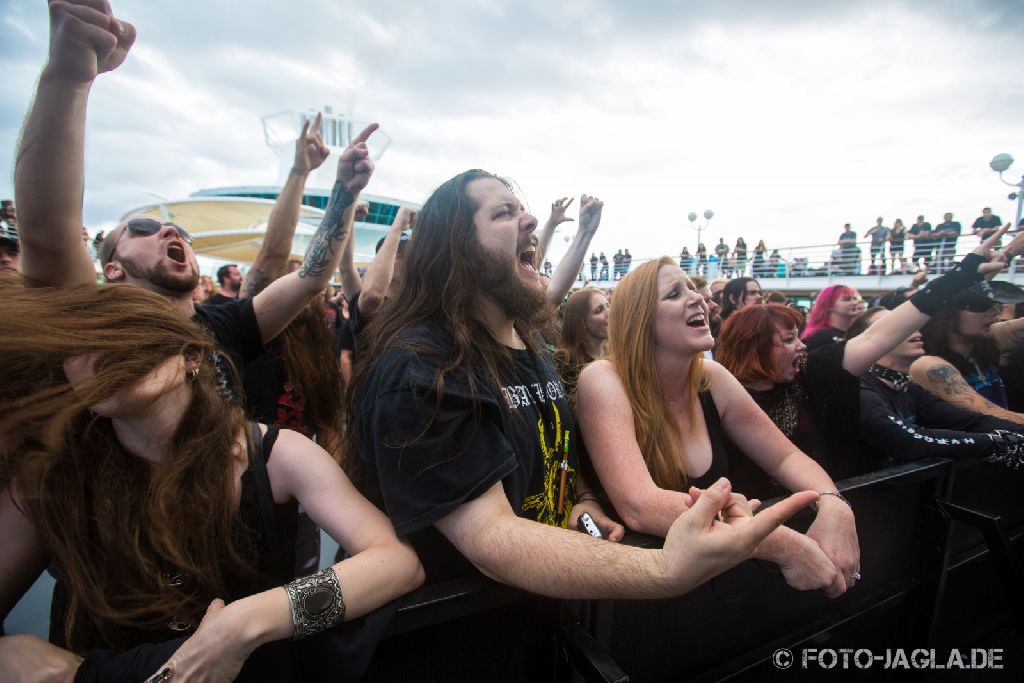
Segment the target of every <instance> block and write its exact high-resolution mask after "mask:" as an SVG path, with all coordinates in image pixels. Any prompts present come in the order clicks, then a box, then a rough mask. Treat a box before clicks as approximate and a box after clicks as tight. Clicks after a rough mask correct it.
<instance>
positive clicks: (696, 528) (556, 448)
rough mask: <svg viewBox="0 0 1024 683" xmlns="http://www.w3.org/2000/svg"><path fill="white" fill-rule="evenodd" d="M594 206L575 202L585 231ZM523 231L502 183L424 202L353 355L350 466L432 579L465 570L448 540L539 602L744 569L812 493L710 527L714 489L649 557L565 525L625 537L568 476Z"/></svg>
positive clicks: (569, 429) (487, 179)
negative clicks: (583, 524)
mask: <svg viewBox="0 0 1024 683" xmlns="http://www.w3.org/2000/svg"><path fill="white" fill-rule="evenodd" d="M601 209H602V203H601V201H600V200H598V199H597V198H594V197H587V196H583V197H582V198H581V201H580V223H581V229H582V226H583V225H584V224H587V223H596V222H597V221H599V220H600V217H601ZM536 228H537V219H536V218H534V217H533V216H531V215H530V214H528V213H526V212H525V211H524V209H523V205H522V203H521V202H520V200H519V199H518V198H517V197H516V195H515V193H514V192H513V191H512V188H511V185H510V184H509V183H508V182H507V181H504V180H503V179H501V178H498V177H496V176H494V175H492V174H490V173H487V172H485V171H480V170H472V171H467V172H465V173H462V174H460V175H458V176H456V177H454V178H452V179H450V180H448V181H447V182H445V183H444V184H443V185H441V186H440V187H439V188H438V189H437V190H435V191H434V193H433V194H432V195H431V197H430V198H429V199H428V200H427V202H426V203H425V204H424V205H423V209H422V210H421V212H420V217H419V222H418V227H417V230H416V233H415V234H414V235H413V238H412V240H411V241H410V243H409V250H408V254H407V256H406V259H407V261H406V275H405V278H404V279H403V280H402V283H401V288H400V291H399V292H397V293H396V295H395V296H394V297H391V298H389V299H386V300H385V301H384V303H383V304H382V307H381V309H380V310H379V311H378V313H377V315H376V316H375V317H374V319H373V320H372V321H371V322H370V324H369V325H368V326H367V328H366V329H365V333H364V335H365V337H364V338H365V339H366V344H367V347H366V353H364V354H362V355H361V357H360V358H359V359H357V361H356V369H355V374H354V377H353V383H352V391H351V392H350V399H349V400H350V408H351V410H350V423H349V429H348V434H349V437H350V438H351V441H352V446H353V448H352V449H351V450H350V451H349V452H350V453H354V454H358V456H359V460H358V461H355V462H353V461H349V462H348V465H349V466H350V470H356V471H357V472H356V476H357V477H358V478H359V479H361V480H362V485H363V486H364V489H365V490H366V491H367V492H368V493H369V494H370V495H371V497H374V496H376V497H378V499H379V500H380V501H381V502H382V503H383V505H384V506H385V509H386V511H387V512H388V514H389V516H390V517H391V519H392V520H393V522H394V524H395V526H396V529H397V531H398V533H399V534H407V535H410V540H412V542H413V545H414V546H415V547H417V550H418V551H419V552H420V557H421V559H422V560H423V562H424V564H425V567H426V569H427V577H428V581H437V580H440V579H442V578H447V577H449V576H452V575H453V574H455V573H456V572H459V573H461V571H464V570H466V569H468V567H466V566H465V564H464V563H463V564H462V565H461V566H459V563H460V560H459V556H458V555H456V554H454V553H453V552H452V549H451V547H450V546H452V545H453V546H454V547H455V548H456V549H457V550H458V551H459V552H460V553H461V554H462V556H463V557H465V558H467V559H468V560H469V562H471V563H472V564H473V565H474V566H476V567H477V568H478V569H479V570H481V571H482V572H484V573H485V574H487V575H488V576H490V577H491V578H494V579H496V580H498V581H501V582H504V583H508V584H512V585H514V586H518V587H520V588H524V589H526V590H529V591H532V592H535V593H540V594H543V595H549V596H556V597H566V598H589V597H600V598H613V597H623V598H625V597H633V598H641V597H646V598H653V597H661V596H670V595H677V594H680V593H683V592H685V591H687V590H689V589H691V588H693V587H695V586H697V585H699V584H700V583H702V582H703V581H705V580H707V579H708V578H710V577H711V576H714V575H715V574H717V573H719V572H720V571H723V570H725V569H726V568H728V567H730V566H732V565H734V564H736V563H737V562H739V561H741V560H742V559H745V558H747V557H749V556H750V553H751V552H752V550H753V548H754V546H755V545H756V544H757V543H758V542H759V541H760V539H762V538H764V536H766V535H767V534H768V533H769V532H770V531H771V530H772V529H774V528H775V527H776V526H777V525H778V524H779V523H780V522H781V521H782V520H783V519H784V518H785V517H787V516H788V515H789V514H791V513H792V512H793V511H795V510H796V509H799V508H800V507H802V506H803V505H806V504H807V502H808V501H809V500H813V499H814V498H815V494H814V493H812V492H804V493H800V494H796V495H794V496H793V497H791V498H790V499H787V501H785V502H784V503H781V504H778V505H776V506H773V507H772V508H770V509H769V510H767V511H765V512H762V513H760V514H758V515H757V516H755V517H752V518H751V517H750V516H749V515H747V516H744V517H743V519H741V520H738V523H737V524H736V525H720V524H714V525H713V520H714V517H715V515H716V514H717V513H718V511H719V510H721V509H722V508H723V507H724V506H726V505H727V504H728V500H729V495H728V494H729V491H730V485H729V482H728V481H727V480H725V479H722V480H720V481H718V482H716V483H715V484H714V485H713V486H711V487H710V488H708V489H707V490H706V491H705V492H704V493H703V494H702V495H701V496H700V498H699V500H698V501H697V503H696V505H695V506H694V508H692V509H691V510H690V511H688V512H686V513H684V514H683V515H681V516H680V518H679V520H677V522H676V523H675V524H674V525H673V526H672V528H671V529H670V530H669V533H668V536H667V538H666V542H665V546H664V548H663V549H661V550H648V549H639V548H633V547H626V546H620V545H618V544H616V543H609V542H607V541H605V540H600V539H596V538H593V537H591V536H589V535H587V534H583V533H576V532H571V531H567V530H566V527H569V526H575V525H576V521H577V518H578V517H579V516H580V515H581V513H583V512H587V513H589V514H590V515H591V516H592V517H593V518H594V519H595V520H596V522H597V525H598V526H599V527H600V529H601V530H602V531H603V533H604V534H605V535H606V536H608V537H609V539H610V540H618V539H619V538H621V535H622V532H623V530H622V527H621V526H620V525H617V524H615V523H613V522H612V521H611V520H610V519H608V518H607V516H606V515H605V514H604V512H603V511H602V510H601V508H600V506H599V505H597V504H596V501H595V500H594V496H593V494H592V493H591V492H590V491H589V489H588V488H587V484H586V482H585V481H584V480H583V478H582V477H581V476H580V475H579V472H578V468H577V458H576V452H575V447H576V444H577V442H578V440H577V437H576V434H575V430H574V426H573V420H572V414H571V411H570V410H569V407H568V404H567V402H566V398H565V391H564V389H563V387H562V384H561V382H559V379H558V375H557V373H556V372H555V370H554V368H553V367H552V365H551V361H550V358H549V357H548V356H547V355H546V354H545V353H543V352H542V350H541V345H540V343H539V341H538V339H537V336H536V334H535V331H536V330H537V329H538V327H539V326H540V325H541V324H543V322H544V321H545V320H546V319H547V318H548V316H549V315H550V314H551V308H550V304H549V302H548V301H547V297H546V293H545V288H544V285H543V283H542V280H541V278H540V276H539V274H538V273H537V269H536V247H535V244H536V241H535V240H536V238H535V237H534V231H535V230H536ZM765 515H768V517H765ZM437 531H440V534H441V536H438V534H437ZM442 537H443V538H442ZM449 544H450V545H449Z"/></svg>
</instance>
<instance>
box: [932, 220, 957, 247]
mask: <svg viewBox="0 0 1024 683" xmlns="http://www.w3.org/2000/svg"><path fill="white" fill-rule="evenodd" d="M961 230H962V228H961V227H960V222H959V221H949V222H948V223H939V224H938V225H936V226H935V232H950V233H956V235H955V236H953V237H939V238H938V239H937V240H936V241H938V242H941V243H942V244H943V245H945V247H946V248H947V249H951V248H953V247H955V246H956V240H957V237H959V236H960V232H961Z"/></svg>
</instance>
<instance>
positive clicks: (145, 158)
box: [0, 0, 1024, 257]
mask: <svg viewBox="0 0 1024 683" xmlns="http://www.w3.org/2000/svg"><path fill="white" fill-rule="evenodd" d="M111 1H112V3H113V6H114V10H115V14H117V16H119V17H120V18H123V19H125V20H127V21H131V22H132V23H134V24H135V25H136V27H137V29H138V33H139V38H138V41H137V43H136V45H135V47H134V48H133V50H132V52H131V54H130V55H129V58H128V61H127V62H126V63H125V64H124V65H123V66H122V67H121V68H120V69H119V70H117V71H116V72H114V73H112V74H106V75H104V76H102V77H101V78H100V80H99V82H98V83H97V85H96V87H95V88H94V89H93V92H92V99H91V104H90V111H89V121H88V143H87V145H88V146H87V181H86V192H85V205H86V221H87V224H88V226H89V227H90V229H96V228H99V227H103V226H105V225H106V224H109V223H111V222H113V221H115V220H116V219H117V218H118V217H119V216H120V215H121V214H122V213H124V212H125V211H126V210H128V209H131V208H133V207H136V206H139V205H141V204H144V203H146V202H149V201H151V200H152V193H156V194H158V195H162V196H165V197H168V198H175V197H181V196H184V195H187V194H189V193H191V192H192V191H194V190H196V189H199V188H204V187H215V186H224V185H241V184H271V183H273V182H274V181H275V179H276V174H277V165H276V160H275V157H274V156H273V154H272V153H271V152H270V150H269V149H268V148H267V147H266V145H265V144H264V142H263V135H262V129H261V122H260V117H261V116H262V115H264V114H269V113H272V112H277V111H281V110H284V109H307V108H313V107H321V106H323V105H333V106H334V108H335V110H336V111H345V112H348V113H350V114H351V115H352V116H354V117H355V118H356V119H358V120H364V121H366V120H370V121H379V122H380V123H381V125H382V128H383V130H384V131H386V132H387V133H388V134H389V135H390V136H391V139H392V142H391V146H390V148H389V149H388V151H387V152H386V153H385V155H384V156H383V158H382V159H381V160H380V162H379V163H378V171H377V173H376V174H375V176H374V179H373V181H372V184H371V187H370V188H369V190H368V191H372V192H374V193H376V194H382V195H387V196H394V197H400V198H403V199H408V200H412V201H423V200H424V199H425V198H426V196H427V195H428V194H429V192H430V191H431V190H432V188H433V187H435V186H436V185H437V184H439V183H440V182H442V181H443V180H445V179H446V178H448V177H449V176H451V175H453V174H455V173H457V172H459V171H462V170H465V169H466V168H473V167H481V168H486V169H488V170H491V171H494V172H497V173H500V174H503V175H506V176H508V177H511V178H512V179H514V180H515V181H516V182H517V183H518V184H519V185H520V187H521V188H522V190H523V192H524V194H525V197H526V199H527V201H528V204H529V206H530V208H531V209H532V210H533V211H534V213H536V214H537V215H538V217H539V218H540V219H541V221H543V220H544V218H546V215H547V212H548V207H549V204H550V202H551V200H552V199H554V198H556V197H560V196H563V195H575V196H577V197H578V195H579V194H580V193H581V192H585V193H588V194H596V195H598V196H600V197H601V198H602V199H604V200H605V214H604V220H603V222H602V227H601V231H600V232H599V233H598V236H597V237H596V238H595V245H596V246H597V247H599V248H603V249H605V250H611V251H614V250H615V249H617V248H620V247H624V246H629V247H630V248H631V250H632V252H633V254H634V256H636V257H643V256H654V255H658V254H660V253H678V250H679V248H680V247H681V246H682V245H683V244H689V245H690V246H691V249H692V247H693V245H694V243H695V242H696V235H695V233H694V231H693V230H692V229H691V227H690V223H689V222H688V221H687V220H686V215H687V214H688V213H689V212H690V211H696V212H697V213H702V212H703V211H704V210H705V209H707V208H711V209H713V210H714V212H715V217H714V219H713V220H712V221H711V225H710V230H709V232H708V233H706V234H705V242H707V243H709V245H710V243H712V242H715V241H717V238H718V237H719V236H722V237H725V238H726V239H727V241H728V242H730V243H732V242H734V241H735V238H736V237H737V236H740V235H742V236H744V237H745V238H746V240H747V241H748V242H750V243H751V244H753V242H756V240H757V239H758V238H762V237H763V238H764V239H765V240H766V242H767V243H768V246H769V247H784V246H792V245H798V244H822V243H831V242H833V241H834V240H835V238H836V237H837V236H838V233H839V232H840V231H841V226H842V224H843V223H844V222H847V221H849V222H852V223H853V224H854V227H855V228H856V229H857V230H858V231H859V232H861V233H863V231H864V230H866V228H867V227H868V226H870V225H871V224H873V222H874V218H875V217H876V216H883V217H885V222H886V224H887V225H891V223H892V220H893V219H894V218H896V217H902V218H903V219H904V221H905V222H906V223H907V224H909V223H911V222H913V219H914V217H915V216H916V215H917V214H918V213H924V214H926V216H927V217H928V219H929V220H931V221H932V222H933V223H936V222H940V221H941V213H942V212H944V211H953V212H954V213H955V214H956V215H957V217H958V218H959V219H960V220H961V221H963V222H964V223H966V224H967V225H970V223H971V222H972V221H973V219H974V217H975V216H977V215H978V214H979V213H980V209H981V208H982V207H983V206H988V205H990V206H992V207H993V208H994V209H995V212H996V213H998V214H1000V215H1002V216H1003V218H1004V219H1009V218H1011V217H1012V216H1013V213H1014V211H1015V206H1014V204H1013V203H1012V202H1010V201H1009V200H1008V199H1007V197H1006V195H1007V193H1008V192H1009V191H1010V189H1009V188H1006V187H1005V186H1003V185H1002V184H1001V183H1000V182H999V180H998V178H997V176H996V174H995V173H993V172H992V171H991V170H989V168H988V161H989V160H990V159H991V158H992V156H993V155H995V154H996V153H998V152H1009V153H1010V154H1013V155H1015V156H1017V157H1020V159H1021V161H1020V162H1018V163H1017V164H1016V165H1015V167H1014V169H1012V170H1016V171H1017V173H1012V172H1011V175H1010V177H1012V178H1014V179H1019V177H1020V176H1019V175H1018V174H1019V173H1021V172H1024V78H1022V77H1021V64H1024V41H1022V40H1021V37H1020V35H1021V34H1020V30H1021V27H1022V25H1024V2H1021V1H1020V0H973V1H972V0H960V1H951V0H903V1H902V2H899V1H894V2H881V1H858V0H848V1H845V2H836V1H833V0H818V1H817V2H810V1H803V0H800V1H796V0H792V1H790V2H770V1H768V2H763V1H762V2H756V1H742V2H724V1H723V2H718V3H710V2H696V1H678V2H670V1H665V0H663V1H660V2H649V1H643V0H633V1H632V2H628V3H627V2H613V1H612V0H562V1H551V0H516V1H515V2H511V1H508V2H506V1H504V0H450V1H447V2H435V3H425V2H417V3H414V2H410V1H409V0H404V1H401V2H400V1H398V0H374V1H373V2H364V3H353V2H348V1H346V0H297V1H295V2H292V3H284V2H280V1H274V0H248V1H247V2H245V3H239V2H227V1H226V0H206V1H204V2H196V1H194V0H178V1H177V2H143V1H142V0H127V1H120V2H118V1H117V0H111ZM0 17H2V21H3V29H4V34H3V39H2V42H0V65H2V72H3V74H4V75H3V79H2V81H0V93H2V97H0V166H2V167H3V168H4V171H5V172H4V176H3V179H2V181H0V194H3V195H4V196H9V195H10V193H11V186H12V185H11V169H12V167H13V151H14V148H15V143H16V138H17V134H18V129H19V127H20V125H21V120H22V118H23V116H24V113H25V111H26V109H27V106H28V104H29V101H30V98H31V96H32V90H33V87H34V82H35V80H36V78H37V76H38V72H39V69H40V67H41V66H42V64H43V61H44V60H45V56H46V45H47V30H48V29H47V16H46V7H45V3H44V2H42V0H0ZM577 202H578V200H577ZM701 222H703V221H701ZM559 242H560V240H559V239H556V241H555V244H556V248H557V247H558V246H559ZM609 253H610V252H609Z"/></svg>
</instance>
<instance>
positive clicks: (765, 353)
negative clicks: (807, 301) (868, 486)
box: [715, 239, 1004, 495]
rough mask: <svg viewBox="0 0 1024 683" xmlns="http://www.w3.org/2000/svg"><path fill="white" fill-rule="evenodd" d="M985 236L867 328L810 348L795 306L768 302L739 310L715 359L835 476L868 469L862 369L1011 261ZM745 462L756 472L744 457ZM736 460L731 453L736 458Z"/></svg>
mask: <svg viewBox="0 0 1024 683" xmlns="http://www.w3.org/2000/svg"><path fill="white" fill-rule="evenodd" d="M994 244H995V240H994V239H986V240H985V241H984V242H982V244H981V245H979V247H978V248H977V249H975V250H974V252H973V253H971V254H968V255H967V257H965V258H964V260H963V261H962V262H961V263H960V264H958V265H957V266H956V267H955V268H951V269H950V270H949V271H948V272H947V273H946V274H945V275H943V276H942V277H939V278H936V279H934V280H932V281H931V282H929V283H928V285H927V286H926V287H925V288H924V289H922V290H920V291H919V292H917V293H916V294H915V295H914V296H913V297H912V298H911V299H910V300H909V301H907V302H905V303H903V304H902V305H900V306H898V307H897V308H896V309H894V310H893V312H892V314H891V315H887V316H886V317H885V318H883V319H882V320H879V321H878V322H877V323H876V324H874V325H872V326H871V327H870V328H868V329H867V330H866V331H865V332H864V333H863V334H861V335H859V336H857V337H855V338H854V339H850V340H848V341H843V342H841V343H839V344H828V345H825V346H823V347H822V348H819V349H818V350H817V351H814V352H812V353H808V351H807V347H806V346H805V345H804V343H803V342H802V341H801V340H800V338H799V336H798V330H799V329H800V323H801V322H802V320H801V316H800V314H799V313H797V312H796V311H794V310H792V309H789V308H786V307H785V306H779V305H777V304H769V305H767V306H753V307H749V308H744V309H740V310H738V311H736V312H735V313H734V314H733V315H732V316H730V317H729V319H728V320H726V321H725V324H723V325H722V330H721V333H720V335H719V338H718V348H717V349H716V353H715V359H716V360H717V361H718V362H720V363H721V364H722V365H724V366H725V367H726V368H727V369H728V370H729V371H730V372H731V373H732V374H733V375H734V376H735V377H736V379H738V380H739V381H740V383H741V384H742V385H743V386H744V387H746V389H747V391H748V392H749V393H750V395H751V396H752V397H753V399H754V401H755V402H756V403H757V404H758V405H759V406H760V407H761V409H762V410H763V411H764V412H765V413H767V414H768V417H770V418H771V420H772V422H774V423H775V425H776V426H777V427H778V428H779V429H780V430H781V431H782V433H783V434H785V435H786V437H788V438H789V439H790V440H791V441H792V442H793V443H794V444H796V446H797V447H798V448H800V450H802V451H803V452H805V453H807V454H809V455H810V456H811V457H813V458H814V459H815V460H817V461H818V462H819V463H820V464H821V465H822V466H823V467H824V468H825V471H827V472H828V473H829V474H830V475H832V477H833V478H835V479H845V478H846V477H849V476H853V475H855V474H859V473H861V472H862V471H864V470H865V468H864V466H863V465H862V464H860V463H858V452H857V443H858V439H857V425H858V414H859V402H860V385H859V382H858V379H857V378H858V377H859V376H860V375H861V374H863V373H864V372H866V371H867V369H868V368H869V367H871V364H872V363H874V362H875V361H877V360H878V359H879V358H881V357H882V356H884V355H885V354H887V353H889V352H890V351H892V350H893V349H894V348H896V347H897V346H898V345H899V344H900V343H901V342H902V341H903V340H904V339H906V338H907V337H908V336H910V334H911V333H912V332H914V331H915V330H919V329H920V328H921V326H922V325H924V323H925V322H927V320H928V319H929V317H930V316H931V315H933V314H934V313H936V312H938V311H940V310H941V309H942V308H943V306H944V305H945V303H946V302H947V301H949V300H950V299H952V298H953V297H954V296H955V295H956V294H958V293H959V292H960V291H961V290H963V289H965V288H967V287H968V286H970V285H971V284H972V283H973V282H976V281H978V280H981V279H982V277H983V274H984V273H987V272H991V273H994V272H997V271H998V270H1001V269H1002V268H1003V265H1004V261H1003V260H1002V257H1001V255H1000V254H997V253H993V251H992V248H993V245H994ZM990 259H991V260H992V263H986V261H988V260H990ZM737 459H738V460H739V461H740V463H737V467H738V469H740V470H741V471H744V472H755V471H756V470H755V469H754V468H751V467H749V466H746V465H745V464H743V463H742V457H741V456H738V458H737ZM732 464H733V462H732V461H730V465H732ZM734 478H737V479H740V480H741V481H743V486H744V488H739V485H738V486H737V488H739V490H743V491H746V492H747V493H752V494H755V495H771V493H772V488H771V485H770V484H767V483H766V482H764V481H763V479H761V480H757V479H754V480H752V481H745V480H744V479H743V477H734Z"/></svg>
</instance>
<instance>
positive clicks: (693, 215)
mask: <svg viewBox="0 0 1024 683" xmlns="http://www.w3.org/2000/svg"><path fill="white" fill-rule="evenodd" d="M714 215H715V212H714V211H712V210H711V209H707V210H705V211H704V218H705V222H704V225H701V224H700V223H697V214H696V213H694V212H693V211H691V212H690V213H689V215H687V216H686V218H687V220H689V221H690V227H691V228H693V229H694V230H696V231H697V248H698V249H699V248H700V233H701V231H703V230H704V229H705V228H707V227H708V224H709V223H710V222H711V219H712V218H713V217H714Z"/></svg>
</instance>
